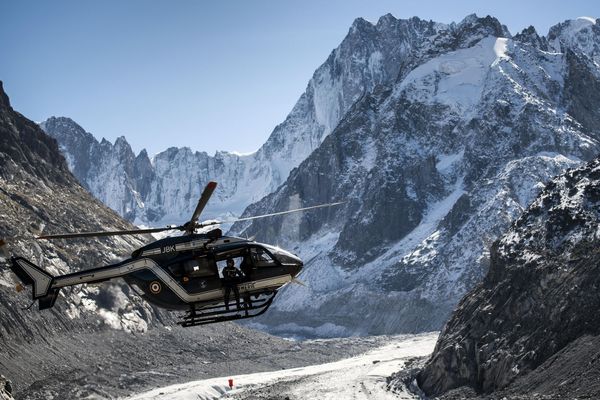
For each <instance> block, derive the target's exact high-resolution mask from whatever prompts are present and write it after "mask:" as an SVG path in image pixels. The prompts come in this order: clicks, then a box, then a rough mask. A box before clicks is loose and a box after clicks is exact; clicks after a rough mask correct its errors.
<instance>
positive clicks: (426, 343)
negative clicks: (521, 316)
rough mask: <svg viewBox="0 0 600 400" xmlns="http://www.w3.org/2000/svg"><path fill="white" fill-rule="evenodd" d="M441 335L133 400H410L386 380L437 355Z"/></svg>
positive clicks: (160, 391)
mask: <svg viewBox="0 0 600 400" xmlns="http://www.w3.org/2000/svg"><path fill="white" fill-rule="evenodd" d="M437 337H438V333H437V332H434V333H426V334H420V335H401V336H396V337H394V338H392V339H391V340H390V343H389V344H387V345H385V346H382V347H379V348H377V349H375V350H371V351H369V352H366V353H364V354H362V355H360V356H357V357H352V358H348V359H344V360H340V361H336V362H332V363H327V364H320V365H311V366H308V367H303V368H293V369H287V370H279V371H271V372H261V373H255V374H247V375H236V376H232V377H231V378H232V379H233V382H234V384H235V386H234V387H233V389H232V390H230V389H229V387H228V379H229V377H226V376H224V377H219V378H212V379H205V380H199V381H193V382H189V383H184V384H179V385H172V386H167V387H163V388H159V389H154V390H152V391H149V392H145V393H141V394H138V395H135V396H133V397H130V398H129V399H134V400H142V399H143V400H159V399H173V400H192V399H193V400H198V399H202V400H208V399H222V398H245V397H246V396H255V393H256V392H257V391H258V392H260V391H262V390H267V392H270V393H272V394H286V395H289V396H290V397H291V398H302V399H335V400H338V399H350V398H352V399H371V398H376V399H384V400H385V399H396V400H397V399H412V398H417V397H414V396H412V395H410V394H408V393H392V392H389V391H387V383H386V378H387V377H388V376H390V375H391V374H392V373H394V372H397V371H399V370H401V369H402V367H403V366H404V364H405V363H406V361H407V360H408V359H410V358H413V357H421V356H426V355H428V354H430V353H431V352H432V351H433V348H434V346H435V342H436V340H437Z"/></svg>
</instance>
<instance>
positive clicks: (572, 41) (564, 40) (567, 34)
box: [548, 17, 600, 64]
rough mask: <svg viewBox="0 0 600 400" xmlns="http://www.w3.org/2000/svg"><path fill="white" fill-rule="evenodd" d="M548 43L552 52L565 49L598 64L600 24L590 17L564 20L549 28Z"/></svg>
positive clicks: (599, 61)
mask: <svg viewBox="0 0 600 400" xmlns="http://www.w3.org/2000/svg"><path fill="white" fill-rule="evenodd" d="M548 43H549V46H550V48H552V50H554V51H557V52H566V51H567V49H569V50H571V51H574V52H577V53H583V54H585V55H586V56H588V57H590V58H591V59H593V60H594V61H595V62H596V63H599V64H600V24H599V23H598V19H596V18H592V17H579V18H577V19H573V20H566V21H563V22H561V23H559V24H557V25H554V26H552V27H551V28H550V30H549V32H548Z"/></svg>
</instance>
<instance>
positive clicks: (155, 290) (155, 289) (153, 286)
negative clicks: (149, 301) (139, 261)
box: [150, 281, 162, 294]
mask: <svg viewBox="0 0 600 400" xmlns="http://www.w3.org/2000/svg"><path fill="white" fill-rule="evenodd" d="M161 290H162V285H161V284H160V282H159V281H152V282H150V293H152V294H159V293H160V291H161Z"/></svg>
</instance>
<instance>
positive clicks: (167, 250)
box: [161, 245, 177, 254]
mask: <svg viewBox="0 0 600 400" xmlns="http://www.w3.org/2000/svg"><path fill="white" fill-rule="evenodd" d="M174 251H177V250H175V245H171V246H165V247H163V248H162V249H161V253H162V254H165V253H172V252H174Z"/></svg>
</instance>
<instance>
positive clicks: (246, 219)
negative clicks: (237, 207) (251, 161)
mask: <svg viewBox="0 0 600 400" xmlns="http://www.w3.org/2000/svg"><path fill="white" fill-rule="evenodd" d="M344 203H345V201H339V202H337V203H327V204H319V205H317V206H310V207H303V208H296V209H294V210H287V211H279V212H274V213H271V214H263V215H254V216H252V217H244V218H236V219H230V220H225V221H219V222H217V223H219V224H229V223H232V222H241V221H250V220H253V219H259V218H267V217H274V216H276V215H285V214H291V213H295V212H300V211H306V210H314V209H316V208H324V207H333V206H338V205H340V204H344ZM214 224H215V223H210V224H207V225H214Z"/></svg>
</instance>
